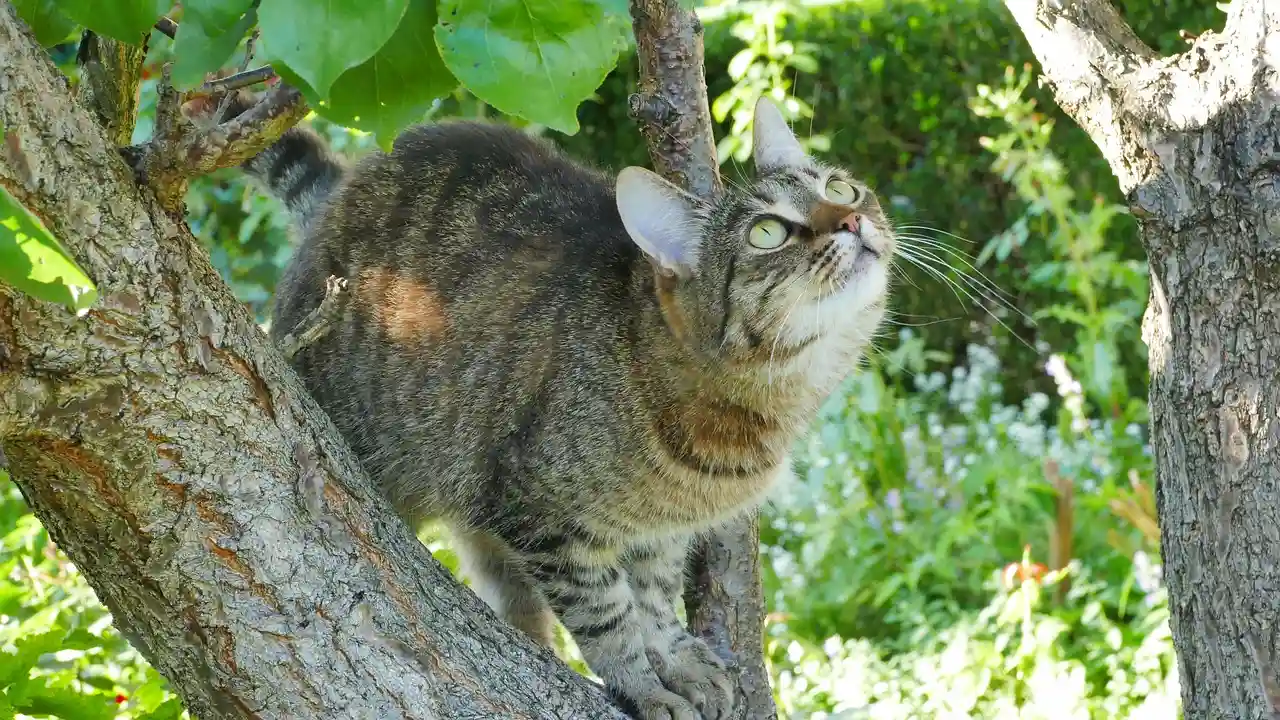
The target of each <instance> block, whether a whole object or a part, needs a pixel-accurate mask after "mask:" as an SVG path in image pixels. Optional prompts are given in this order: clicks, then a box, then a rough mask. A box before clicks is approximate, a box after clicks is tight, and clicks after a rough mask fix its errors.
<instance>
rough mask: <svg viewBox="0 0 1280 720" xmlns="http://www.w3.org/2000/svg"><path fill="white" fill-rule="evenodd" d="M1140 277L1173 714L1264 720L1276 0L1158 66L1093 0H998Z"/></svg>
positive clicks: (1275, 463)
mask: <svg viewBox="0 0 1280 720" xmlns="http://www.w3.org/2000/svg"><path fill="white" fill-rule="evenodd" d="M1006 4H1007V6H1008V7H1009V9H1010V10H1011V11H1012V12H1013V14H1014V16H1015V18H1016V20H1017V22H1018V25H1019V26H1020V27H1021V28H1022V30H1023V32H1024V33H1025V35H1026V37H1027V40H1028V41H1029V42H1030V44H1031V47H1032V49H1033V50H1034V52H1035V54H1036V57H1037V59H1038V60H1039V62H1040V65H1041V67H1042V69H1043V73H1044V77H1045V79H1046V80H1047V81H1048V82H1049V84H1050V85H1051V86H1052V89H1053V92H1054V95H1055V97H1056V99H1057V101H1058V103H1059V105H1061V106H1062V108H1063V109H1064V110H1065V111H1066V112H1067V113H1068V114H1070V115H1071V116H1072V117H1073V118H1074V119H1075V120H1076V121H1077V122H1078V123H1079V124H1080V126H1081V127H1082V128H1084V130H1085V131H1087V132H1088V134H1089V135H1090V136H1091V137H1092V139H1093V141H1094V142H1095V143H1096V144H1097V145H1098V147H1099V148H1100V149H1101V150H1102V152H1103V154H1104V155H1105V156H1106V159H1107V161H1108V162H1109V163H1110V165H1111V169H1112V171H1113V172H1114V173H1115V174H1116V177H1117V178H1118V179H1119V181H1120V184H1121V189H1122V190H1123V191H1124V192H1125V194H1126V195H1127V197H1128V201H1129V204H1130V208H1131V209H1132V212H1133V213H1134V214H1135V216H1136V217H1137V218H1138V221H1139V224H1140V227H1141V233H1142V238H1143V244H1144V245H1145V247H1146V251H1147V256H1148V260H1149V263H1150V268H1151V298H1150V305H1149V307H1148V309H1147V313H1146V315H1145V317H1144V321H1143V336H1144V340H1145V342H1146V343H1147V345H1148V348H1149V351H1150V360H1149V362H1150V371H1151V391H1150V393H1151V397H1150V407H1151V432H1152V444H1153V447H1154V449H1155V453H1156V469H1157V473H1156V474H1157V493H1156V495H1157V500H1158V511H1159V519H1160V525H1161V550H1162V554H1163V556H1164V562H1165V573H1166V576H1167V579H1168V587H1169V593H1170V599H1171V611H1172V618H1171V626H1172V629H1173V635H1174V642H1175V646H1176V648H1177V652H1178V657H1179V665H1180V667H1179V671H1180V679H1181V685H1182V697H1183V703H1184V709H1185V710H1184V711H1185V715H1186V717H1187V718H1189V719H1196V718H1223V717H1229V718H1243V717H1249V718H1259V717H1280V677H1278V676H1277V672H1280V666H1277V664H1276V661H1275V660H1276V657H1277V652H1278V651H1280V635H1277V628H1280V596H1278V595H1277V594H1276V593H1275V592H1274V588H1275V587H1276V586H1277V584H1278V583H1280V535H1278V534H1277V532H1276V527H1277V523H1276V515H1277V512H1280V485H1278V484H1277V483H1278V482H1280V444H1277V442H1276V439H1277V437H1280V435H1277V433H1278V432H1280V382H1277V381H1278V380H1280V343H1278V341H1277V338H1278V337H1280V280H1277V278H1280V252H1278V251H1277V248H1280V181H1278V178H1280V170H1278V168H1280V3H1276V2H1274V1H1273V0H1233V2H1231V3H1230V4H1229V6H1228V8H1227V21H1226V25H1225V28H1224V29H1223V31H1222V32H1214V33H1205V34H1204V35H1202V36H1200V37H1198V38H1195V39H1194V40H1193V41H1192V42H1191V43H1190V47H1189V48H1188V49H1187V51H1186V52H1183V53H1182V54H1180V55H1176V56H1174V57H1159V56H1157V54H1156V53H1155V52H1153V51H1152V50H1151V49H1150V48H1148V47H1147V46H1146V45H1144V44H1143V42H1142V41H1141V40H1139V39H1138V38H1137V37H1136V36H1135V35H1134V33H1133V32H1132V30H1130V29H1129V27H1128V25H1126V24H1125V22H1124V20H1122V19H1121V17H1120V16H1119V14H1118V13H1117V12H1116V11H1115V9H1114V8H1113V7H1112V6H1111V5H1110V4H1109V3H1108V2H1106V0H1066V1H1065V2H1053V1H1050V0H1006Z"/></svg>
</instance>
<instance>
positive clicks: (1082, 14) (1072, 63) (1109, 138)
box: [1005, 0, 1157, 186]
mask: <svg viewBox="0 0 1280 720" xmlns="http://www.w3.org/2000/svg"><path fill="white" fill-rule="evenodd" d="M1005 5H1006V6H1007V7H1008V8H1009V11H1010V12H1011V13H1012V14H1013V17H1014V20H1015V21H1016V22H1017V23H1018V27H1020V28H1021V29H1022V32H1023V34H1024V35H1025V36H1026V38H1027V42H1028V43H1030V45H1031V50H1032V52H1034V53H1035V56H1036V59H1037V60H1039V61H1040V67H1041V69H1042V70H1043V72H1044V77H1045V79H1046V80H1047V81H1048V83H1049V85H1050V86H1051V87H1052V88H1053V93H1054V97H1055V98H1056V99H1057V101H1058V104H1059V105H1060V106H1061V107H1062V109H1063V110H1064V111H1065V112H1066V113H1067V114H1068V115H1070V116H1071V117H1072V118H1073V119H1075V121H1076V122H1077V123H1078V124H1079V125H1080V126H1081V127H1082V128H1084V130H1085V132H1087V133H1089V136H1090V137H1091V138H1093V141H1094V143H1096V144H1097V145H1098V147H1099V148H1100V149H1101V150H1102V153H1103V155H1104V156H1106V158H1107V161H1108V162H1109V163H1111V166H1112V167H1113V168H1115V167H1119V166H1121V165H1122V163H1120V162H1119V161H1120V160H1121V158H1123V157H1124V155H1125V147H1126V143H1127V142H1129V141H1131V138H1130V137H1128V136H1129V135H1130V134H1131V133H1130V132H1128V131H1127V128H1126V127H1125V120H1124V115H1125V114H1126V109H1125V107H1124V106H1125V105H1126V104H1127V103H1130V102H1134V101H1135V100H1134V99H1131V98H1130V97H1128V96H1130V95H1132V94H1133V92H1134V86H1135V81H1136V80H1137V76H1138V74H1139V71H1140V70H1141V69H1142V68H1143V67H1145V66H1147V65H1149V64H1150V63H1152V62H1153V61H1155V60H1156V59H1157V55H1156V53H1155V52H1154V51H1153V50H1151V48H1149V47H1147V46H1146V45H1145V44H1143V42H1142V41H1141V40H1139V39H1138V37H1137V35H1135V34H1134V33H1133V30H1131V29H1130V28H1129V26H1128V25H1127V24H1125V21H1124V19H1123V18H1121V17H1120V14H1119V13H1118V12H1116V9H1115V8H1114V7H1112V5H1111V3H1110V2H1109V0H1005ZM1120 179H1121V183H1122V184H1124V185H1129V186H1132V185H1136V182H1137V179H1136V178H1133V179H1130V180H1128V181H1127V179H1126V178H1123V177H1122V178H1120Z"/></svg>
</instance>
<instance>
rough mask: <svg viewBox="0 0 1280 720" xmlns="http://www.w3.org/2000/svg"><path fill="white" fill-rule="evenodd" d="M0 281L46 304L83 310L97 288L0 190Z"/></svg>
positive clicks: (37, 221) (35, 220)
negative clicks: (57, 304) (58, 304)
mask: <svg viewBox="0 0 1280 720" xmlns="http://www.w3.org/2000/svg"><path fill="white" fill-rule="evenodd" d="M0 280H3V281H4V282H5V283H8V284H9V285H11V286H13V287H15V288H17V289H19V290H21V291H22V292H25V293H28V294H30V295H31V296H32V297H36V298H39V299H41V300H45V301H48V302H55V303H62V304H63V305H66V306H68V307H70V308H71V309H73V310H77V311H79V310H84V309H85V308H88V307H89V306H91V305H93V303H94V302H96V301H97V299H98V289H97V287H95V286H94V284H93V281H92V280H90V279H89V277H88V276H87V275H85V273H84V271H83V270H81V269H80V267H79V266H78V265H76V262H75V260H72V259H71V256H70V255H68V254H67V252H66V250H64V249H63V248H62V245H61V243H59V242H58V239H57V238H55V237H54V236H53V234H52V233H50V232H49V230H48V229H47V228H45V226H44V223H42V222H40V219H39V218H37V217H36V216H35V215H32V214H31V213H30V212H29V211H28V210H27V209H26V208H25V207H23V206H22V204H21V203H19V202H18V201H17V200H16V199H15V198H14V197H13V196H12V195H10V194H9V191H8V190H6V189H4V188H3V187H0Z"/></svg>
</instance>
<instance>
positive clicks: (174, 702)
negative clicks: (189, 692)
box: [137, 697, 182, 720]
mask: <svg viewBox="0 0 1280 720" xmlns="http://www.w3.org/2000/svg"><path fill="white" fill-rule="evenodd" d="M180 715H182V700H180V699H178V698H176V697H174V698H169V699H168V700H166V701H165V703H164V704H163V705H161V706H160V707H158V708H156V709H155V710H152V711H151V712H149V713H144V714H142V715H139V716H138V718H137V720H178V716H180Z"/></svg>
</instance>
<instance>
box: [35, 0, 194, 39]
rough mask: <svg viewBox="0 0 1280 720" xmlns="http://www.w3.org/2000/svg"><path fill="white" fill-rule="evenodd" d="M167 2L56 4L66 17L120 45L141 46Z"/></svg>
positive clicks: (71, 0) (67, 0)
mask: <svg viewBox="0 0 1280 720" xmlns="http://www.w3.org/2000/svg"><path fill="white" fill-rule="evenodd" d="M172 6H173V3H172V2H170V0H58V7H59V8H60V9H61V10H62V11H63V12H64V13H66V15H67V17H69V18H71V19H72V20H74V21H76V22H78V23H80V24H81V25H84V26H85V27H87V28H89V29H90V30H92V31H94V32H96V33H101V34H103V35H106V36H107V37H112V38H115V39H116V40H119V41H120V42H125V43H130V44H133V45H141V44H142V41H143V40H144V39H145V38H146V36H147V35H148V34H149V33H150V32H151V26H152V25H154V24H155V22H156V20H158V19H160V16H161V15H163V14H165V13H166V12H168V11H169V8H170V7H172Z"/></svg>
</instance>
